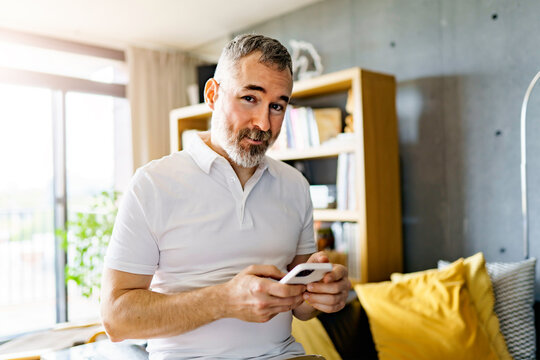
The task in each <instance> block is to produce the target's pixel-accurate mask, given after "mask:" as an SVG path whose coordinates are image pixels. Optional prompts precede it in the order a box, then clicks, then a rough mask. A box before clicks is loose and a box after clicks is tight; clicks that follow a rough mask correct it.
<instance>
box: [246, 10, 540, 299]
mask: <svg viewBox="0 0 540 360" xmlns="http://www.w3.org/2000/svg"><path fill="white" fill-rule="evenodd" d="M538 14H540V2H538V1H533V0H523V1H522V0H520V1H503V0H492V1H488V0H474V1H471V0H438V1H436V0H409V1H398V0H377V1H373V0H358V1H354V0H326V1H323V2H320V3H316V4H314V5H311V6H308V7H305V8H303V9H300V10H297V11H295V12H293V13H290V14H288V15H286V16H283V17H280V18H276V19H273V20H271V21H268V22H265V23H262V24H259V25H257V26H255V27H253V28H249V29H245V31H255V32H258V33H262V34H265V35H268V36H272V37H275V38H277V39H279V40H281V41H282V42H283V43H285V44H287V45H288V42H289V40H290V39H295V40H304V41H308V42H311V43H312V44H314V46H315V48H316V49H317V50H318V52H319V54H320V55H321V58H322V61H323V64H324V66H325V72H332V71H336V70H340V69H344V68H348V67H352V66H360V67H363V68H366V69H370V70H375V71H381V72H386V73H391V74H394V75H395V76H396V79H397V81H398V95H397V103H398V118H399V132H400V133H399V135H400V156H401V166H402V192H403V228H404V249H405V254H404V256H405V266H406V270H407V271H415V270H420V269H426V268H430V267H434V266H436V261H437V260H438V259H441V258H444V259H449V260H452V259H455V258H457V257H460V256H468V255H471V254H473V253H475V252H477V251H483V252H484V254H485V256H486V258H487V260H488V261H516V260H521V259H522V258H523V256H524V255H523V253H524V252H523V245H522V217H521V203H520V201H521V200H520V125H519V119H520V109H521V102H522V99H523V95H524V93H525V90H526V89H527V86H528V84H529V82H530V81H531V79H532V78H533V76H534V75H535V74H536V72H537V71H539V70H540V21H538ZM242 32H243V31H242ZM538 87H539V88H537V89H536V91H535V92H534V93H533V95H532V97H531V100H530V103H529V129H528V154H529V185H530V189H529V198H530V221H531V222H530V239H531V256H535V257H537V258H538V257H540V221H539V219H540V156H536V154H540V86H538ZM539 295H540V292H539V291H538V290H537V298H538V297H539Z"/></svg>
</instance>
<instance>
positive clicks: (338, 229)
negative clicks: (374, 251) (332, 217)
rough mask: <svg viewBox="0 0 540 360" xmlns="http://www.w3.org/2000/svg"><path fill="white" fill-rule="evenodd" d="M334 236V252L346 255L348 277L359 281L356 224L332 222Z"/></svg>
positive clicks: (358, 251)
mask: <svg viewBox="0 0 540 360" xmlns="http://www.w3.org/2000/svg"><path fill="white" fill-rule="evenodd" d="M330 228H331V229H332V234H333V236H334V250H335V251H337V252H339V253H345V254H347V268H348V270H349V277H350V278H352V279H360V277H361V270H360V259H361V256H360V255H361V254H360V253H361V250H360V241H358V224H357V223H353V222H339V221H338V222H334V223H332V224H331V225H330Z"/></svg>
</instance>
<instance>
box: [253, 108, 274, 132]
mask: <svg viewBox="0 0 540 360" xmlns="http://www.w3.org/2000/svg"><path fill="white" fill-rule="evenodd" d="M252 125H253V126H255V127H258V128H259V129H260V130H262V131H268V130H270V111H269V109H268V108H267V107H263V106H261V108H259V109H258V110H257V111H256V112H254V114H253V119H252Z"/></svg>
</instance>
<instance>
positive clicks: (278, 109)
mask: <svg viewBox="0 0 540 360" xmlns="http://www.w3.org/2000/svg"><path fill="white" fill-rule="evenodd" d="M270 107H271V108H272V110H275V111H282V110H283V106H282V105H279V104H272V105H270Z"/></svg>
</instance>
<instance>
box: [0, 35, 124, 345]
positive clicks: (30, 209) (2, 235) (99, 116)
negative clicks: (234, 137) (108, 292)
mask: <svg viewBox="0 0 540 360" xmlns="http://www.w3.org/2000/svg"><path fill="white" fill-rule="evenodd" d="M1 39H2V34H1V33H0V53H2V58H1V59H0V165H1V168H2V171H1V176H0V282H1V283H2V287H1V288H0V289H1V290H0V318H1V319H2V321H0V339H2V338H6V337H10V336H13V335H16V334H19V333H24V332H28V331H33V330H37V329H42V328H48V327H51V326H53V325H54V324H55V323H56V322H60V321H67V320H71V321H74V320H81V319H86V318H95V317H97V315H98V313H97V297H96V298H93V299H86V298H83V297H82V296H81V295H80V293H79V292H78V289H77V288H76V287H74V286H72V285H70V286H68V287H66V286H65V285H64V274H63V265H64V263H65V261H66V259H69V254H68V256H67V257H66V255H65V253H64V252H63V250H62V249H61V247H60V245H59V239H57V238H56V237H55V230H56V229H58V228H62V227H63V225H64V224H65V221H66V217H67V218H70V216H73V214H74V213H75V212H85V211H88V209H89V206H90V203H91V201H92V198H93V196H94V195H96V194H98V193H100V192H101V191H104V190H112V189H116V190H118V191H122V190H123V189H124V187H125V185H126V183H127V181H128V179H129V177H130V176H131V173H132V165H131V140H130V139H131V135H130V115H129V105H128V102H127V100H126V99H125V83H126V82H127V75H126V73H127V71H126V66H125V63H124V62H123V60H122V59H121V58H122V56H120V55H119V54H118V53H120V52H113V53H114V56H111V57H107V56H108V55H107V56H105V57H103V56H100V54H103V53H106V54H109V53H110V51H101V52H100V51H96V48H95V47H91V46H88V47H85V46H84V45H80V44H78V45H76V46H74V45H73V44H72V43H69V42H65V43H62V42H61V41H58V40H54V41H52V42H49V43H48V45H47V46H50V47H51V48H42V47H40V46H39V45H38V46H36V39H32V38H30V41H26V40H28V39H29V38H28V37H23V40H25V41H26V43H24V41H23V44H16V43H12V42H5V41H4V42H2V41H1ZM38 40H40V38H38ZM28 43H31V44H28ZM51 44H52V45H51ZM58 44H60V45H61V46H60V47H61V48H62V49H61V50H59V49H58V48H55V47H58ZM70 46H73V48H74V49H75V50H76V53H71V52H69V51H66V47H67V48H69V47H70ZM81 49H82V50H81ZM97 50H99V49H97ZM109 50H110V49H109ZM4 54H8V56H4ZM58 64H61V66H58Z"/></svg>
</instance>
